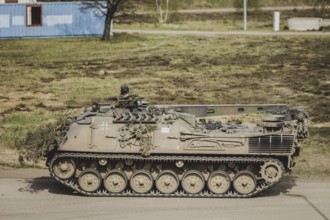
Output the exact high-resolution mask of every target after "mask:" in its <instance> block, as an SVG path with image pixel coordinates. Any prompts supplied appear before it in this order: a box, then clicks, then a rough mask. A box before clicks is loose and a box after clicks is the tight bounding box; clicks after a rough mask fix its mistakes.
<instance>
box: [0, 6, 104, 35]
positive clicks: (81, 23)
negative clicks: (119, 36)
mask: <svg viewBox="0 0 330 220" xmlns="http://www.w3.org/2000/svg"><path fill="white" fill-rule="evenodd" d="M27 5H29V4H1V5H0V38H19V37H56V36H90V35H101V34H102V33H103V27H104V17H103V16H100V13H99V12H97V11H96V10H92V11H89V12H88V13H83V12H81V11H80V10H79V8H80V6H81V3H76V2H72V3H37V4H33V5H42V25H41V26H27V20H26V19H27V10H26V7H27Z"/></svg>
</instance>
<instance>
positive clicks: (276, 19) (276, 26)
mask: <svg viewBox="0 0 330 220" xmlns="http://www.w3.org/2000/svg"><path fill="white" fill-rule="evenodd" d="M279 30H280V12H279V11H274V31H279Z"/></svg>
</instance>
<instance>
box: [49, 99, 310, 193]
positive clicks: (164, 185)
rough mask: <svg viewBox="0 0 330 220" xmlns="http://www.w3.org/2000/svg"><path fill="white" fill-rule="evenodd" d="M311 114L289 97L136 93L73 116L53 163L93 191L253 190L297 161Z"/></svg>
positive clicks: (60, 175)
mask: <svg viewBox="0 0 330 220" xmlns="http://www.w3.org/2000/svg"><path fill="white" fill-rule="evenodd" d="M231 117H233V118H234V119H233V118H231ZM249 117H250V120H249V121H250V122H247V123H244V120H243V119H246V118H249ZM242 121H243V122H242ZM307 121H308V116H307V114H306V113H305V112H304V111H303V110H299V109H290V108H289V107H288V106H286V105H282V104H279V105H277V104H276V105H267V104H266V105H265V104H260V105H148V104H147V103H146V102H144V101H143V100H142V99H140V98H139V97H129V98H127V99H122V100H121V99H119V100H117V101H116V103H115V104H114V105H111V104H95V105H93V107H92V108H88V109H86V111H85V112H83V113H81V115H79V116H78V117H75V118H73V119H71V122H70V123H69V126H66V127H64V128H63V127H62V129H59V130H58V137H57V140H58V145H57V147H56V148H55V149H53V150H51V151H50V152H48V154H47V156H48V161H47V165H48V166H49V170H50V174H51V176H52V177H54V178H55V179H56V180H57V181H58V182H60V183H62V184H64V185H66V186H67V187H70V188H71V189H72V190H74V191H77V192H79V193H81V194H83V195H87V196H148V197H149V196H150V197H152V196H156V197H229V198H235V197H237V198H240V197H252V196H255V195H257V194H259V193H260V192H262V191H264V190H266V189H267V188H269V187H271V186H273V185H274V184H275V183H277V182H279V181H280V179H281V178H282V176H283V175H284V173H286V172H289V171H290V170H291V169H292V168H293V167H294V166H295V159H296V158H297V157H298V156H299V153H300V151H301V147H302V146H301V144H302V141H303V140H304V139H305V138H307V137H308V131H307V128H306V123H307Z"/></svg>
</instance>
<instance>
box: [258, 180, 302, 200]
mask: <svg viewBox="0 0 330 220" xmlns="http://www.w3.org/2000/svg"><path fill="white" fill-rule="evenodd" d="M296 179H297V178H296V177H293V176H284V177H283V178H282V179H281V181H280V182H279V183H277V184H276V185H274V186H273V187H271V188H269V189H267V190H265V192H262V193H261V194H260V195H258V196H259V197H270V196H278V195H281V194H286V193H288V192H290V190H291V189H292V188H293V187H294V186H296V185H297V184H296Z"/></svg>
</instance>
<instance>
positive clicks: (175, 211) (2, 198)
mask: <svg viewBox="0 0 330 220" xmlns="http://www.w3.org/2000/svg"><path fill="white" fill-rule="evenodd" d="M8 172H10V173H8ZM15 172H16V173H15ZM22 172H26V173H27V174H25V176H29V178H27V179H24V178H17V177H15V175H19V173H22ZM46 172H47V170H41V171H40V170H39V171H37V172H34V175H35V176H34V177H33V169H29V170H23V171H22V170H21V171H15V170H12V171H7V174H6V172H3V171H2V172H1V171H0V219H1V220H4V219H41V218H44V219H143V220H144V219H168V220H169V219H171V220H172V219H191V220H193V219H231V220H236V219H244V220H247V219H254V220H257V219H267V220H272V219H274V220H275V219H276V220H278V219H281V220H285V219H306V220H307V219H308V220H318V219H320V220H324V219H329V218H330V182H327V181H310V180H297V179H294V178H292V177H285V178H284V179H283V181H282V182H281V183H279V184H278V185H277V186H275V187H273V188H272V189H270V190H268V191H267V192H265V193H264V194H263V195H261V196H258V197H255V198H250V199H201V198H197V199H196V198H195V199H193V198H118V197H116V198H112V197H107V198H96V197H83V196H80V195H77V194H76V193H74V192H72V191H71V190H70V189H67V188H66V187H64V186H62V185H60V184H59V183H57V182H55V181H54V180H53V179H52V178H50V177H49V176H48V175H46V176H44V175H43V174H44V173H46ZM9 174H11V175H9ZM40 174H41V175H40ZM38 175H40V176H38Z"/></svg>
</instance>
